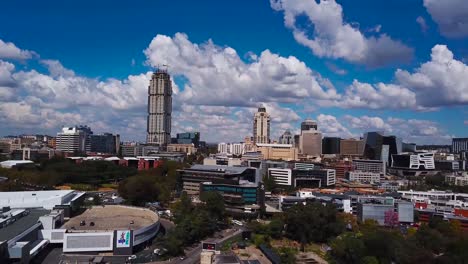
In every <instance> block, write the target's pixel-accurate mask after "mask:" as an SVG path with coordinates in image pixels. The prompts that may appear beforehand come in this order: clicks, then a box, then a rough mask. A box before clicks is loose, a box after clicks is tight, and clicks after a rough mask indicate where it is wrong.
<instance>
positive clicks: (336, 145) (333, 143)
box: [322, 137, 341, 154]
mask: <svg viewBox="0 0 468 264" xmlns="http://www.w3.org/2000/svg"><path fill="white" fill-rule="evenodd" d="M340 141H341V138H339V137H324V138H323V139H322V153H323V154H340Z"/></svg>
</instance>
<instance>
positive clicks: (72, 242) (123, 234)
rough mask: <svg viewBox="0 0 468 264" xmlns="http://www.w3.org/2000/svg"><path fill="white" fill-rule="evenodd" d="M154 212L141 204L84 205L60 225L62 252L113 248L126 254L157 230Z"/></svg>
mask: <svg viewBox="0 0 468 264" xmlns="http://www.w3.org/2000/svg"><path fill="white" fill-rule="evenodd" d="M159 227H160V223H159V217H158V215H157V214H156V213H155V212H153V211H151V210H149V209H145V208H138V207H131V206H121V205H106V206H95V207H92V208H90V209H87V210H86V211H85V212H83V213H82V214H80V215H77V216H75V217H73V218H71V219H70V220H69V221H68V222H66V223H65V224H64V225H63V226H62V228H61V229H62V230H64V233H63V252H65V253H66V252H101V251H113V252H114V254H117V255H128V254H131V253H132V252H133V248H134V247H136V246H138V245H141V244H143V243H145V242H147V241H148V240H150V239H152V238H153V237H154V236H156V234H157V233H158V231H159Z"/></svg>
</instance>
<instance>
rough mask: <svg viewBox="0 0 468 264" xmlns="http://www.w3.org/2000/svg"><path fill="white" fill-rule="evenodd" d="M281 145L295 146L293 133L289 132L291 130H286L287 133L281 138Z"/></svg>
mask: <svg viewBox="0 0 468 264" xmlns="http://www.w3.org/2000/svg"><path fill="white" fill-rule="evenodd" d="M279 143H280V144H290V145H294V137H293V135H292V134H291V132H290V131H289V129H286V131H284V133H283V135H281V136H280V138H279Z"/></svg>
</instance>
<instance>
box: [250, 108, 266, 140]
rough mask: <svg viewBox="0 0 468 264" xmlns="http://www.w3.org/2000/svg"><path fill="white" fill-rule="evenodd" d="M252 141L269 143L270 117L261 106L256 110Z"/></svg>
mask: <svg viewBox="0 0 468 264" xmlns="http://www.w3.org/2000/svg"><path fill="white" fill-rule="evenodd" d="M253 140H254V143H269V142H270V115H269V114H268V113H267V111H266V108H265V107H263V106H261V107H259V108H258V112H257V113H255V116H254V122H253Z"/></svg>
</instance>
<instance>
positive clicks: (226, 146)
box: [218, 142, 231, 154]
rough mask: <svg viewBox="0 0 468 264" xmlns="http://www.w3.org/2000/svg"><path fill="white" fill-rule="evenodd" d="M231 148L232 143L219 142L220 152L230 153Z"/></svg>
mask: <svg viewBox="0 0 468 264" xmlns="http://www.w3.org/2000/svg"><path fill="white" fill-rule="evenodd" d="M230 151H231V150H230V145H229V144H227V143H224V142H222V143H219V144H218V153H226V154H227V153H229V152H230Z"/></svg>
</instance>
